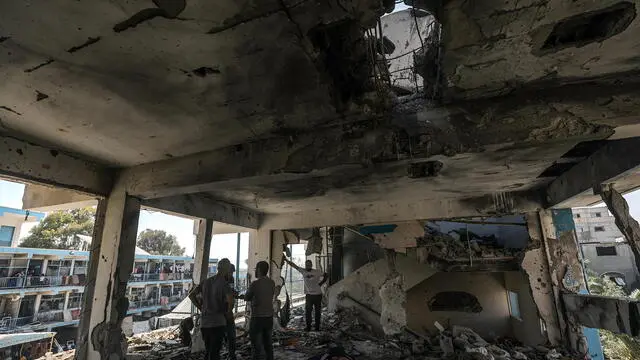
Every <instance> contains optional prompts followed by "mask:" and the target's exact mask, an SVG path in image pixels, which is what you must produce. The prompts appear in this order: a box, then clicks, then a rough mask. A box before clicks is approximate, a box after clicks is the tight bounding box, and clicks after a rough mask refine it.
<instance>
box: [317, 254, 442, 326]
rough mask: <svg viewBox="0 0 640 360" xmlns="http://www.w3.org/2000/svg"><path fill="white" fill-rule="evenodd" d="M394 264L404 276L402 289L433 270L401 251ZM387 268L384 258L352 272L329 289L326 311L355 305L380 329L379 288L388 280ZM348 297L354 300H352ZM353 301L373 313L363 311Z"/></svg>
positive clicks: (426, 276)
mask: <svg viewBox="0 0 640 360" xmlns="http://www.w3.org/2000/svg"><path fill="white" fill-rule="evenodd" d="M395 267H396V271H397V273H398V274H399V275H401V276H402V277H403V282H402V286H403V288H404V290H405V291H408V290H410V289H411V288H413V287H414V286H416V285H418V284H420V283H422V282H423V281H424V280H425V279H427V278H429V277H430V276H432V275H433V274H435V273H436V271H435V270H434V269H433V268H431V267H429V266H428V265H425V264H420V263H418V262H417V261H416V260H415V259H414V258H412V257H409V256H406V255H403V254H396V256H395ZM390 271H391V270H390V269H389V264H388V262H387V259H380V260H377V261H374V262H371V263H369V264H367V265H365V266H363V267H361V268H359V269H358V270H356V271H354V272H353V273H351V274H350V275H349V276H347V277H345V278H344V279H342V280H341V281H339V282H337V283H336V284H334V285H333V286H331V287H330V288H329V289H328V291H327V301H328V306H329V310H330V311H335V310H336V309H338V308H343V307H346V308H355V309H357V310H358V311H360V312H361V314H362V315H363V316H364V317H365V319H364V320H365V321H367V322H369V323H370V324H371V325H373V326H374V329H376V330H379V331H380V332H382V328H381V326H380V315H379V314H380V313H382V301H381V299H380V294H379V291H380V288H381V287H382V285H383V284H384V283H385V281H386V280H387V276H388V275H389V274H390ZM345 295H348V297H345ZM349 297H350V298H353V299H355V301H353V300H352V299H350V298H349ZM356 301H357V302H359V303H361V304H362V305H365V306H366V307H368V308H370V309H371V310H373V311H374V312H370V311H367V310H365V309H364V308H363V307H362V306H361V305H359V304H358V303H357V302H356ZM376 313H377V314H376Z"/></svg>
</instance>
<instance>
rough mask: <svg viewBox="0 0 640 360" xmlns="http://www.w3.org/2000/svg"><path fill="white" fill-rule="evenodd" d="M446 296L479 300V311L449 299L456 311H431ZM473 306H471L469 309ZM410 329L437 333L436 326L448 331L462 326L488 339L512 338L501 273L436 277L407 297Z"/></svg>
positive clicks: (442, 273) (437, 275) (451, 298)
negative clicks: (458, 295) (451, 327)
mask: <svg viewBox="0 0 640 360" xmlns="http://www.w3.org/2000/svg"><path fill="white" fill-rule="evenodd" d="M443 292H452V293H453V294H455V292H465V293H468V294H470V295H472V296H473V297H475V298H476V299H477V302H478V304H479V307H474V306H472V305H473V303H471V304H469V303H467V302H462V301H461V300H463V299H467V297H457V296H455V295H454V296H450V297H449V298H447V299H446V300H448V302H449V303H450V305H451V307H455V308H456V310H445V309H439V308H437V307H435V308H434V307H433V304H432V306H431V307H430V306H429V303H430V302H431V301H432V300H433V298H434V297H436V296H437V295H438V294H441V293H443ZM470 305H471V306H470ZM407 313H408V314H410V316H409V322H408V326H409V327H410V328H411V329H415V331H422V332H424V331H428V332H430V333H434V332H436V331H437V329H436V327H435V326H434V322H435V321H438V322H439V323H440V324H442V325H443V326H445V327H448V326H449V325H460V326H465V327H469V328H471V329H473V330H474V331H476V332H477V333H478V334H480V336H482V337H483V338H485V339H495V338H496V337H502V336H508V335H511V334H512V332H511V323H510V321H509V304H508V302H507V295H506V290H505V283H504V275H503V274H502V273H444V272H439V273H437V274H434V275H433V276H432V277H430V278H429V279H427V280H425V281H423V282H422V283H420V284H419V285H417V286H416V287H414V288H413V289H411V290H410V291H409V292H408V293H407Z"/></svg>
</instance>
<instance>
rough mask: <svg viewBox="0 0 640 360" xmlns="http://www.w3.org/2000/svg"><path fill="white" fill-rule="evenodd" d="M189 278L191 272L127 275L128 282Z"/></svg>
mask: <svg viewBox="0 0 640 360" xmlns="http://www.w3.org/2000/svg"><path fill="white" fill-rule="evenodd" d="M191 278H192V276H191V273H159V274H158V273H145V274H131V276H129V282H147V281H165V280H190V279H191Z"/></svg>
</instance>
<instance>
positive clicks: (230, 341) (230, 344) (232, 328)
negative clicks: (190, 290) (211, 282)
mask: <svg viewBox="0 0 640 360" xmlns="http://www.w3.org/2000/svg"><path fill="white" fill-rule="evenodd" d="M235 271H236V267H235V265H233V264H231V271H230V272H229V275H228V276H227V284H229V288H230V289H231V293H232V294H233V301H234V302H233V303H232V306H231V308H232V309H233V308H234V307H235V299H238V298H239V296H238V292H237V291H236V288H235V284H234V279H233V273H234V272H235ZM226 338H227V350H228V351H229V360H236V322H235V317H234V316H233V315H232V316H231V321H229V322H228V323H227V334H226Z"/></svg>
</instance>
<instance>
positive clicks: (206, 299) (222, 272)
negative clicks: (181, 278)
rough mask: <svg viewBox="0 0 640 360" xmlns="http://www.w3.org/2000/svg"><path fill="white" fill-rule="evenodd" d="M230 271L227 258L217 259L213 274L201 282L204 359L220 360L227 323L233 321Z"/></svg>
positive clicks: (201, 328) (201, 323)
mask: <svg viewBox="0 0 640 360" xmlns="http://www.w3.org/2000/svg"><path fill="white" fill-rule="evenodd" d="M230 271H231V263H230V262H229V259H227V258H224V259H221V260H220V261H218V271H217V274H216V275H215V276H212V277H210V278H208V279H206V280H205V281H204V282H203V283H202V318H201V320H200V330H201V331H202V338H203V340H204V345H205V348H206V355H205V359H206V360H220V350H221V349H222V341H223V339H224V337H225V334H226V333H227V324H228V322H229V321H233V316H231V319H229V315H230V314H233V293H232V291H231V288H230V287H229V283H228V282H227V281H228V277H229V274H230Z"/></svg>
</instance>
